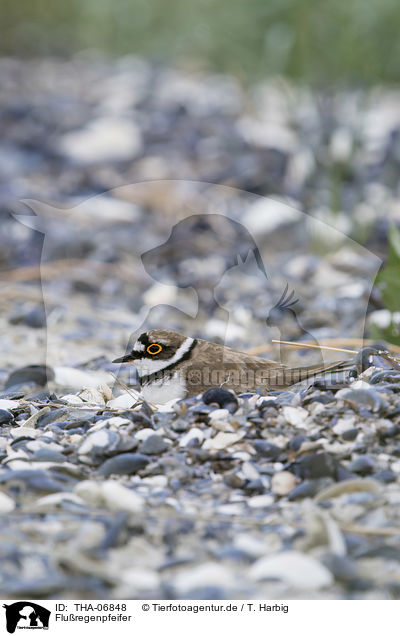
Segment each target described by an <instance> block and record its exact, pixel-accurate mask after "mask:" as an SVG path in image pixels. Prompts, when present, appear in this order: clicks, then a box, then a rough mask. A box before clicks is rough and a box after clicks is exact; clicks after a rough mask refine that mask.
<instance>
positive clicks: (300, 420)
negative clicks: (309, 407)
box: [282, 406, 308, 428]
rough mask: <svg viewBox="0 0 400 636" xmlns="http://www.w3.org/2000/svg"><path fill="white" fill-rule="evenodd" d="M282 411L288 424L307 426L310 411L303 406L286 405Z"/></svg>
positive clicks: (298, 426)
mask: <svg viewBox="0 0 400 636" xmlns="http://www.w3.org/2000/svg"><path fill="white" fill-rule="evenodd" d="M282 412H283V417H284V418H285V420H286V422H287V423H288V424H291V425H292V426H296V427H297V428H307V425H306V424H305V421H306V419H307V418H308V412H307V411H306V410H305V409H303V408H302V407H301V406H298V407H294V406H284V407H283V411H282Z"/></svg>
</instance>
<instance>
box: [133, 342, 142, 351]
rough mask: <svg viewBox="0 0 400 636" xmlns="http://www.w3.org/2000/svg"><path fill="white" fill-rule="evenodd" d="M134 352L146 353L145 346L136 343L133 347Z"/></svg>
mask: <svg viewBox="0 0 400 636" xmlns="http://www.w3.org/2000/svg"><path fill="white" fill-rule="evenodd" d="M133 351H144V344H143V343H142V342H139V341H137V342H135V344H134V345H133Z"/></svg>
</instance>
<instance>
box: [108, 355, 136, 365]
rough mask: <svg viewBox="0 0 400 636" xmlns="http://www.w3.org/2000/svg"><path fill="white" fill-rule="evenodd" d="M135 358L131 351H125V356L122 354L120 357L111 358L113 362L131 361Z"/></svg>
mask: <svg viewBox="0 0 400 636" xmlns="http://www.w3.org/2000/svg"><path fill="white" fill-rule="evenodd" d="M132 360H135V357H134V356H133V355H132V354H131V353H127V354H126V356H122V358H115V360H112V363H113V364H119V363H120V362H132Z"/></svg>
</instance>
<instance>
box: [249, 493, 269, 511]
mask: <svg viewBox="0 0 400 636" xmlns="http://www.w3.org/2000/svg"><path fill="white" fill-rule="evenodd" d="M273 503H274V497H273V496H272V495H256V496H255V497H249V498H248V499H247V505H248V506H249V507H250V508H267V507H268V506H271V505H272V504H273Z"/></svg>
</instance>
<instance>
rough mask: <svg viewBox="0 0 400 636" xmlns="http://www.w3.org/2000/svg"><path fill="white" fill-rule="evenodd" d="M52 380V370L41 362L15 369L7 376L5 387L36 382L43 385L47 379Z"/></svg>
mask: <svg viewBox="0 0 400 636" xmlns="http://www.w3.org/2000/svg"><path fill="white" fill-rule="evenodd" d="M50 380H54V371H53V370H52V369H51V368H50V367H46V366H45V365H43V364H30V365H28V366H26V367H20V368H19V369H16V370H15V371H13V372H12V373H10V375H9V376H8V378H7V380H6V383H5V388H6V389H9V388H11V387H16V386H20V385H24V384H29V383H32V384H37V385H38V386H45V384H47V382H48V381H50Z"/></svg>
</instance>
